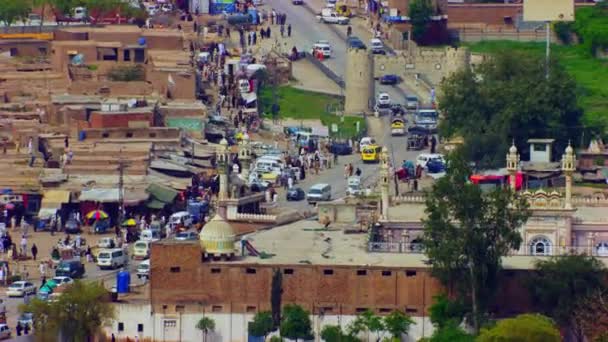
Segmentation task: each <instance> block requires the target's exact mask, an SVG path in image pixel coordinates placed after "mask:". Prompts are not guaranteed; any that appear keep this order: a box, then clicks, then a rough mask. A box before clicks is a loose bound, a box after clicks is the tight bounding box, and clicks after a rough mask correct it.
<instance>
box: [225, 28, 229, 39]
mask: <svg viewBox="0 0 608 342" xmlns="http://www.w3.org/2000/svg"><path fill="white" fill-rule="evenodd" d="M226 36H227V37H228V40H230V27H226Z"/></svg>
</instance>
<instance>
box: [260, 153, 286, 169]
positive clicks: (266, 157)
mask: <svg viewBox="0 0 608 342" xmlns="http://www.w3.org/2000/svg"><path fill="white" fill-rule="evenodd" d="M258 160H270V161H273V162H276V163H278V164H279V166H281V168H282V167H283V166H285V163H283V158H282V157H281V156H277V155H271V154H266V155H263V156H261V157H260V158H258Z"/></svg>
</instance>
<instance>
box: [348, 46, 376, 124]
mask: <svg viewBox="0 0 608 342" xmlns="http://www.w3.org/2000/svg"><path fill="white" fill-rule="evenodd" d="M344 81H345V84H344V97H345V103H344V113H345V114H349V115H353V114H361V113H364V112H368V111H369V110H370V108H369V103H370V102H369V101H370V99H373V97H374V59H373V56H372V55H371V54H370V53H369V51H368V50H366V49H356V48H348V49H347V50H346V70H345V77H344Z"/></svg>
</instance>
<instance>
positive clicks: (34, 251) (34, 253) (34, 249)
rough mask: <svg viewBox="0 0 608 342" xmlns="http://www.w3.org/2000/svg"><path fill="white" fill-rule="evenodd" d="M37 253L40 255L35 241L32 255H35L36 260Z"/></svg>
mask: <svg viewBox="0 0 608 342" xmlns="http://www.w3.org/2000/svg"><path fill="white" fill-rule="evenodd" d="M36 255H38V247H37V246H36V244H35V243H34V244H33V245H32V256H33V257H34V261H35V260H36Z"/></svg>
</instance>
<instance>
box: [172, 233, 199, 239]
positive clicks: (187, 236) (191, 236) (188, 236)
mask: <svg viewBox="0 0 608 342" xmlns="http://www.w3.org/2000/svg"><path fill="white" fill-rule="evenodd" d="M175 240H179V241H190V240H198V233H197V232H193V231H189V232H179V233H177V235H175Z"/></svg>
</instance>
